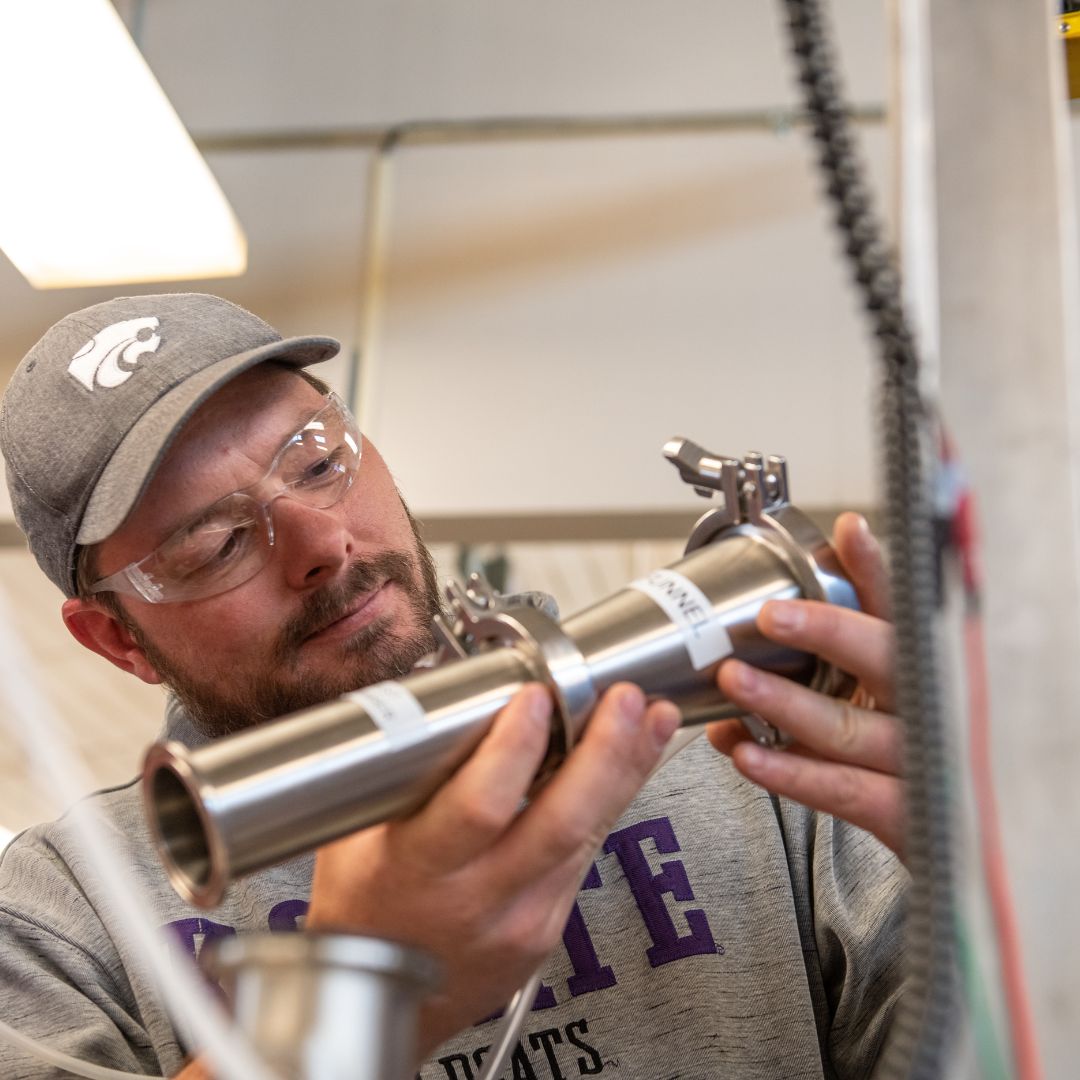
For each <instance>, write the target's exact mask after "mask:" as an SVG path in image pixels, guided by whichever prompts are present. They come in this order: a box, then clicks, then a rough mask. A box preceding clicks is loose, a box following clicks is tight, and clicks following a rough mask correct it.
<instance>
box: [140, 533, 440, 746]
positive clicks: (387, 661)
mask: <svg viewBox="0 0 1080 1080" xmlns="http://www.w3.org/2000/svg"><path fill="white" fill-rule="evenodd" d="M414 530H415V523H414ZM383 582H386V583H388V584H393V585H396V586H397V587H398V588H400V589H401V590H402V591H403V592H404V594H405V596H406V597H407V599H408V604H409V610H410V613H411V615H412V620H411V621H412V622H413V623H414V624H415V629H411V630H410V631H408V632H403V631H402V630H401V628H400V627H396V626H394V625H392V624H391V622H390V620H389V618H388V617H381V618H376V619H374V620H373V621H372V622H371V623H369V624H368V625H367V626H364V627H362V628H361V629H360V630H358V631H357V632H356V633H355V634H353V635H352V636H351V637H350V638H349V639H348V640H346V641H343V642H342V643H341V665H340V668H339V669H338V670H337V671H336V672H335V673H334V674H333V675H332V676H327V675H312V674H308V675H304V674H303V670H302V669H303V658H302V656H301V649H302V647H303V643H304V641H305V640H306V639H307V638H308V637H310V636H311V635H312V634H314V633H316V632H318V631H319V630H321V629H323V628H324V627H326V626H329V625H330V624H331V623H332V622H335V621H336V620H337V619H339V618H342V617H343V616H344V615H345V614H346V612H347V611H348V608H349V606H350V604H351V603H352V602H353V601H355V599H356V598H357V597H358V596H361V595H362V594H364V593H366V592H369V591H370V590H372V589H373V588H375V587H377V586H378V585H380V584H381V583H383ZM438 611H439V593H438V581H437V576H436V571H435V562H434V560H433V559H432V557H431V553H430V552H429V551H428V550H427V548H426V547H424V545H423V544H422V543H421V542H420V540H419V537H417V546H416V550H415V554H414V555H412V556H410V555H407V554H405V553H403V552H398V551H387V552H382V553H380V554H378V555H374V556H372V557H371V558H368V559H358V560H357V561H356V562H354V563H353V564H352V566H351V567H350V568H349V570H348V572H347V574H346V575H345V578H344V580H343V581H340V582H337V583H335V584H332V585H326V586H323V588H321V589H319V590H318V591H317V592H313V593H311V594H310V595H309V596H307V597H305V599H304V602H303V606H302V607H301V609H300V611H299V612H298V613H297V614H296V615H294V616H293V617H292V618H291V619H289V620H288V622H286V623H285V625H284V626H283V627H282V629H281V631H280V632H279V634H278V637H277V642H276V644H275V645H274V647H273V649H272V650H271V654H270V656H269V658H268V659H269V660H270V665H269V666H268V667H267V668H266V669H264V670H262V671H259V672H256V673H249V674H247V675H246V676H245V675H244V674H241V673H236V672H231V673H230V677H231V683H230V684H229V685H228V687H227V688H219V687H216V686H213V685H210V684H209V683H208V682H203V681H201V680H199V679H198V678H196V677H195V676H194V675H193V674H192V673H191V672H190V671H186V670H183V669H182V668H181V667H180V666H179V665H178V664H176V663H175V662H174V661H173V660H172V659H171V658H170V657H169V656H166V655H165V654H164V653H163V652H161V651H160V650H159V649H158V648H157V647H156V646H155V645H154V644H153V642H151V641H149V640H148V639H147V636H146V634H145V633H144V632H143V630H142V629H141V628H140V627H138V626H136V625H134V624H133V623H130V622H128V629H129V630H130V632H131V634H132V637H134V638H135V640H136V642H137V644H138V645H139V647H140V648H141V649H142V650H143V652H144V653H145V654H146V657H147V659H148V660H149V661H150V663H151V664H152V665H153V666H154V668H155V669H156V670H157V672H158V674H159V675H160V676H161V677H162V679H163V681H164V683H165V685H166V686H167V687H168V689H170V690H171V691H172V692H173V693H174V694H175V695H176V697H177V698H178V699H179V701H180V703H181V704H182V705H183V706H184V709H185V710H186V712H187V714H188V716H189V717H190V719H191V722H192V723H193V724H194V726H195V727H196V728H197V729H198V730H199V731H200V732H202V733H203V734H204V735H206V736H208V737H209V738H212V739H213V738H218V737H219V736H221V735H228V734H231V733H232V732H235V731H240V730H242V729H243V728H246V727H250V726H252V725H253V724H259V723H263V722H264V721H266V720H272V719H273V718H275V717H278V716H283V715H285V714H286V713H290V712H296V711H297V710H298V709H306V708H309V707H310V706H312V705H318V704H319V703H321V702H324V701H329V700H330V699H332V698H335V697H338V696H340V695H341V694H345V693H348V692H349V691H351V690H358V689H360V688H361V687H363V686H370V685H371V684H372V683H377V682H382V681H383V680H385V679H397V678H400V677H401V676H402V675H405V674H407V673H408V672H409V671H410V670H411V669H412V667H413V665H414V664H415V663H416V661H417V660H419V659H420V658H421V657H422V656H424V655H426V654H427V653H429V652H431V650H432V649H433V648H434V647H435V640H434V637H433V635H432V631H431V624H432V619H433V618H434V616H435V615H436V614H437V613H438ZM125 621H127V620H125ZM219 681H220V680H219Z"/></svg>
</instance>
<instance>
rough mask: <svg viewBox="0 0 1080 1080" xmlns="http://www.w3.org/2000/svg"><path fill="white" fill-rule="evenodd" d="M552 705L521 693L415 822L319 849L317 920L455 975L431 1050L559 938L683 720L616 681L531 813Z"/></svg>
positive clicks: (503, 993) (424, 1048)
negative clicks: (432, 961) (419, 955)
mask: <svg viewBox="0 0 1080 1080" xmlns="http://www.w3.org/2000/svg"><path fill="white" fill-rule="evenodd" d="M551 711H552V704H551V698H550V696H549V694H548V692H547V691H546V690H545V689H544V688H543V687H542V686H539V685H530V686H527V687H525V688H524V689H523V690H521V691H520V692H519V693H518V694H517V695H516V696H515V697H514V699H513V700H512V701H511V702H510V704H508V705H507V706H506V708H505V709H503V710H502V712H501V713H500V714H499V716H498V717H497V718H496V720H495V723H494V724H493V725H492V727H491V730H490V731H489V732H488V733H487V735H486V736H485V737H484V739H483V740H482V742H481V743H480V745H479V746H478V747H477V749H476V751H475V752H474V753H473V754H472V756H471V757H470V758H469V759H468V760H467V761H466V762H464V764H462V765H461V766H460V767H459V768H458V770H457V771H456V772H455V773H454V775H453V776H452V777H451V778H450V779H449V780H448V781H447V782H446V784H444V785H443V786H442V787H441V788H440V789H439V790H438V791H437V792H436V793H435V794H434V796H432V798H431V799H430V801H429V802H428V803H427V804H426V805H425V806H423V807H422V808H421V809H420V810H419V811H417V812H416V813H415V814H413V815H412V816H411V817H408V818H405V819H400V820H397V821H392V822H388V823H386V824H384V825H379V826H376V827H374V828H371V829H366V830H364V831H362V832H359V833H356V834H355V835H353V836H350V837H347V838H345V839H344V840H339V841H337V842H336V843H334V844H330V845H328V846H326V847H325V848H323V849H321V850H320V851H319V854H318V856H317V859H316V863H315V877H314V881H313V884H312V895H311V908H310V910H309V912H308V918H307V927H308V929H312V930H316V929H322V930H338V931H352V932H357V933H366V934H372V935H375V936H381V937H388V938H391V939H394V940H397V941H401V942H404V943H407V944H410V945H415V946H418V947H420V948H423V949H426V950H428V951H429V952H431V953H432V954H434V955H435V956H436V957H437V958H438V959H439V960H440V961H441V962H442V964H443V965H444V967H445V972H446V981H445V983H444V985H443V987H442V989H441V991H440V992H439V993H438V994H437V995H436V996H435V997H433V998H432V999H430V1000H429V1002H428V1003H427V1004H426V1005H425V1007H424V1010H423V1013H422V1017H421V1034H420V1044H421V1045H420V1047H419V1050H420V1053H421V1055H425V1054H426V1053H427V1052H429V1051H430V1050H432V1049H434V1048H435V1047H436V1046H437V1045H439V1043H441V1042H442V1041H444V1040H445V1039H447V1038H449V1037H450V1036H451V1035H453V1034H455V1033H456V1032H457V1031H460V1030H461V1029H463V1028H465V1027H467V1026H468V1025H470V1024H473V1023H476V1022H477V1021H478V1020H480V1019H482V1018H483V1017H485V1016H487V1015H490V1014H491V1013H492V1012H494V1011H495V1010H496V1009H498V1008H499V1007H500V1006H502V1005H505V1004H506V1002H507V1001H508V1000H509V998H510V997H511V996H512V994H513V992H514V991H515V990H516V989H517V988H518V987H519V986H521V985H522V984H523V983H524V982H525V981H526V980H527V979H528V978H529V976H530V975H532V973H533V972H534V971H535V970H536V968H537V967H539V965H540V964H541V963H542V962H543V961H544V959H545V958H546V957H547V955H548V953H549V952H550V951H551V949H552V948H554V946H555V945H556V943H557V942H558V941H559V939H560V936H561V934H562V931H563V928H564V926H565V924H566V920H567V919H568V918H569V915H570V911H571V909H572V907H573V904H574V900H575V898H576V896H577V892H578V888H579V886H580V884H581V880H582V878H583V876H584V874H585V872H586V870H587V868H588V866H589V864H590V862H591V861H592V859H593V858H594V856H595V854H596V851H597V849H598V848H599V847H600V845H601V844H602V843H603V841H604V838H605V837H606V836H607V835H608V833H609V832H610V831H611V829H612V828H613V827H614V825H615V823H616V821H617V820H618V818H619V815H620V814H621V813H622V812H623V811H624V810H625V809H626V807H627V806H628V805H629V804H630V802H631V800H632V799H633V798H634V796H635V795H636V794H637V792H638V790H639V789H640V787H641V786H642V784H643V783H644V782H645V780H646V779H647V778H648V776H649V773H650V772H651V770H652V769H653V767H654V766H655V765H656V764H657V762H658V761H659V759H660V754H661V751H662V750H663V747H664V745H665V744H666V743H667V741H668V739H669V738H670V736H671V734H672V733H673V732H674V730H675V729H676V727H677V726H678V723H679V713H678V710H677V709H676V708H675V706H674V705H672V704H671V703H670V702H656V703H654V704H652V705H649V706H648V707H646V703H645V699H644V696H643V695H642V693H641V691H640V690H639V689H638V688H637V687H635V686H632V685H630V684H628V683H623V684H619V685H617V686H613V687H612V688H611V689H610V690H608V692H607V693H606V694H604V696H603V697H602V699H601V701H600V703H599V704H598V705H597V707H596V709H595V711H594V712H593V715H592V717H591V719H590V721H589V724H588V727H587V728H586V731H585V734H584V736H583V737H582V739H581V742H580V743H579V745H578V746H577V747H575V749H574V751H573V753H572V754H570V756H569V757H568V758H567V760H566V762H565V763H564V764H563V765H562V767H561V768H560V769H559V770H558V772H557V773H556V774H555V776H554V777H553V778H552V779H551V780H550V781H549V782H548V783H547V784H546V785H545V786H544V787H543V788H542V790H541V791H540V792H539V793H538V794H537V795H536V797H535V798H534V799H532V801H531V802H530V803H529V804H528V806H526V807H525V808H524V809H523V810H522V809H521V804H522V801H523V799H524V798H525V796H526V793H527V792H528V790H529V786H530V784H531V782H532V778H533V776H534V775H535V773H536V771H537V769H538V767H539V765H540V762H541V761H542V759H543V756H544V753H545V751H546V749H547V744H548V735H549V732H550V723H551Z"/></svg>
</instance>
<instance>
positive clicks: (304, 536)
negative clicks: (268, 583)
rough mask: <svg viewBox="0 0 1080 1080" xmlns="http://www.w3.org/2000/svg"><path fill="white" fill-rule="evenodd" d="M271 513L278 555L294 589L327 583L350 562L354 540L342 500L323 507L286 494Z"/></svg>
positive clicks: (273, 506) (287, 578) (272, 506)
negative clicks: (346, 522)
mask: <svg viewBox="0 0 1080 1080" xmlns="http://www.w3.org/2000/svg"><path fill="white" fill-rule="evenodd" d="M270 513H271V514H272V515H273V520H274V537H275V539H274V546H275V547H276V548H277V549H278V551H277V557H278V559H280V560H281V565H282V567H283V568H284V572H285V580H286V581H287V582H288V584H289V585H290V586H291V587H292V588H294V589H309V588H312V587H313V586H316V585H324V584H326V582H328V581H329V580H330V579H332V578H334V577H336V576H337V574H338V573H340V571H341V569H342V567H344V566H348V565H349V562H350V559H351V556H352V552H353V539H352V535H351V534H350V532H349V530H348V529H347V528H346V527H345V521H344V516H343V515H342V513H341V504H340V503H336V504H334V505H333V506H328V507H325V508H322V509H320V508H319V507H315V506H310V505H308V504H307V503H304V502H301V501H300V500H299V499H295V498H292V497H291V496H289V495H286V494H284V493H282V494H281V495H278V496H277V498H275V499H274V500H273V502H272V503H271V504H270Z"/></svg>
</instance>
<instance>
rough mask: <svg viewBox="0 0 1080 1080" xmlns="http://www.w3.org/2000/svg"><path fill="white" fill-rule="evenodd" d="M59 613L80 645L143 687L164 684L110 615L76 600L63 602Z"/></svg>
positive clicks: (136, 643)
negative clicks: (143, 685) (132, 676)
mask: <svg viewBox="0 0 1080 1080" xmlns="http://www.w3.org/2000/svg"><path fill="white" fill-rule="evenodd" d="M60 612H61V614H62V615H63V618H64V625H65V626H66V627H67V628H68V630H69V631H70V632H71V636H72V637H73V638H74V639H75V640H76V641H77V642H78V643H79V644H80V645H83V646H85V647H86V648H87V649H89V650H90V651H91V652H96V653H97V654H98V656H104V657H105V659H106V660H108V661H109V662H110V663H111V664H115V665H116V666H117V667H118V668H120V669H121V670H123V671H126V672H128V673H129V674H131V675H135V676H136V677H137V678H140V679H142V681H143V682H145V683H152V684H156V683H160V682H162V681H163V680H162V677H161V676H160V675H159V674H158V672H157V669H156V668H155V667H154V665H153V664H151V663H150V661H149V660H148V659H147V658H146V653H144V652H143V650H142V648H141V646H140V645H139V643H138V642H137V641H136V640H135V639H134V638H133V637H132V636H131V631H130V630H128V628H127V627H126V626H125V625H124V624H123V623H122V622H121V621H120V620H119V619H118V618H117V617H116V616H115V615H113V614H112V613H111V612H109V611H106V610H105V609H104V608H102V607H99V606H98V605H97V604H95V603H94V602H93V601H92V600H83V599H81V598H79V597H76V598H75V599H73V600H65V601H64V604H63V607H62V608H61V609H60Z"/></svg>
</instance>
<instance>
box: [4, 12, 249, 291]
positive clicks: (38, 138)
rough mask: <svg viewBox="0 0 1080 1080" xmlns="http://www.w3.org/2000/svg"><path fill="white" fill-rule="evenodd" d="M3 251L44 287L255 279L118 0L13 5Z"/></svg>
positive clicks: (8, 33)
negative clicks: (117, 5)
mask: <svg viewBox="0 0 1080 1080" xmlns="http://www.w3.org/2000/svg"><path fill="white" fill-rule="evenodd" d="M0 153H2V160H3V167H2V168H0V248H3V250H4V251H5V252H6V254H7V256H8V258H10V259H11V261H12V262H13V263H14V264H15V266H16V267H17V268H18V269H19V270H20V271H21V272H22V274H23V275H24V276H25V277H26V278H27V280H28V281H29V282H30V284H31V285H33V286H34V287H35V288H39V289H54V288H63V287H66V286H73V285H105V284H116V283H119V282H138V281H180V280H189V279H191V278H202V277H219V276H224V275H234V274H242V273H243V272H244V270H245V268H246V265H247V243H246V241H245V239H244V234H243V231H242V230H241V228H240V226H239V224H238V223H237V221H236V218H235V216H234V215H233V212H232V210H231V208H230V207H229V204H228V203H227V202H226V201H225V197H224V195H223V194H222V193H221V188H220V187H218V184H217V181H216V180H215V179H214V177H213V176H212V174H211V173H210V170H209V168H208V167H207V165H206V162H205V161H204V160H203V159H202V156H201V155H200V154H199V152H198V150H196V148H195V144H194V143H193V142H192V141H191V136H190V135H188V133H187V131H186V130H185V129H184V125H183V124H181V123H180V119H179V117H178V116H177V115H176V112H175V111H174V110H173V107H172V106H171V105H170V104H169V101H168V98H166V97H165V94H164V93H163V91H162V89H161V87H160V86H159V85H158V83H157V80H156V79H155V78H154V76H153V74H152V73H151V71H150V69H149V67H148V66H147V64H146V61H145V60H144V59H143V57H142V54H141V53H140V52H139V50H138V49H137V48H136V47H135V43H134V42H133V41H132V40H131V36H130V35H129V34H128V32H127V28H126V27H125V26H124V24H123V22H122V21H121V19H120V16H119V15H118V14H117V13H116V9H115V8H114V7H113V6H112V4H110V3H109V0H0Z"/></svg>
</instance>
